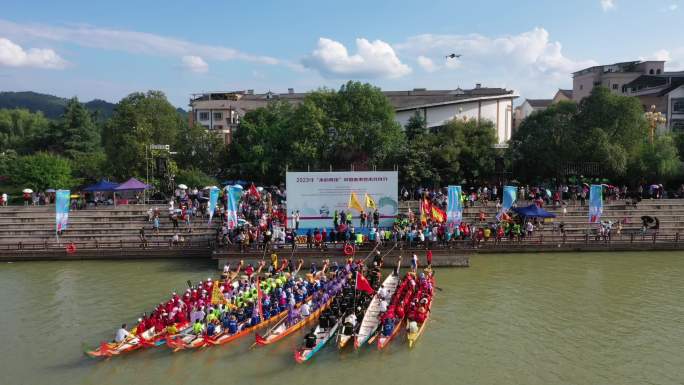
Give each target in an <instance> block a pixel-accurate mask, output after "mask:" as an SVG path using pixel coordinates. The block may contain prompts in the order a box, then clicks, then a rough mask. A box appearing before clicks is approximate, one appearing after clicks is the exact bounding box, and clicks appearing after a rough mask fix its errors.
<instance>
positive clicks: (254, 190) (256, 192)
mask: <svg viewBox="0 0 684 385" xmlns="http://www.w3.org/2000/svg"><path fill="white" fill-rule="evenodd" d="M249 193H250V194H252V195H254V196H255V197H257V199H261V194H259V190H257V188H256V186H254V183H252V185H251V186H250V187H249Z"/></svg>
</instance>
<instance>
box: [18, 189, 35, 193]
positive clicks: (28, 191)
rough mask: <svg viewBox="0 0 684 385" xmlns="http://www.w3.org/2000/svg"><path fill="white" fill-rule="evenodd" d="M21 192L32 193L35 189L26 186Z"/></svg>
mask: <svg viewBox="0 0 684 385" xmlns="http://www.w3.org/2000/svg"><path fill="white" fill-rule="evenodd" d="M21 192H23V193H24V194H31V193H33V190H31V189H30V188H25V189H23V190H21Z"/></svg>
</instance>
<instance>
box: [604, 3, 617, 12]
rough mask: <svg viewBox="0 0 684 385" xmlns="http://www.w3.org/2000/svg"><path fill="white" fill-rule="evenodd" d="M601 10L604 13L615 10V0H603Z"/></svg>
mask: <svg viewBox="0 0 684 385" xmlns="http://www.w3.org/2000/svg"><path fill="white" fill-rule="evenodd" d="M601 8H603V11H604V12H608V11H610V10H612V9H614V8H615V0H601Z"/></svg>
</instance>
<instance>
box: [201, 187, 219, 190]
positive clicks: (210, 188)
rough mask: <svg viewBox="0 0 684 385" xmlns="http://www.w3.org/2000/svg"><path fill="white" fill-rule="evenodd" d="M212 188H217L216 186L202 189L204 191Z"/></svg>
mask: <svg viewBox="0 0 684 385" xmlns="http://www.w3.org/2000/svg"><path fill="white" fill-rule="evenodd" d="M213 188H218V187H216V186H207V187H205V188H204V190H211V189H213Z"/></svg>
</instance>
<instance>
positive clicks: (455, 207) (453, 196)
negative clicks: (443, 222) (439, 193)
mask: <svg viewBox="0 0 684 385" xmlns="http://www.w3.org/2000/svg"><path fill="white" fill-rule="evenodd" d="M462 220H463V202H462V201H461V186H449V193H448V195H447V223H451V224H454V225H456V226H458V225H460V224H461V221H462Z"/></svg>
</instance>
